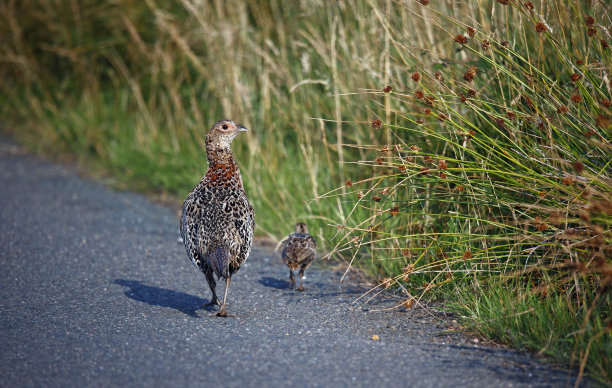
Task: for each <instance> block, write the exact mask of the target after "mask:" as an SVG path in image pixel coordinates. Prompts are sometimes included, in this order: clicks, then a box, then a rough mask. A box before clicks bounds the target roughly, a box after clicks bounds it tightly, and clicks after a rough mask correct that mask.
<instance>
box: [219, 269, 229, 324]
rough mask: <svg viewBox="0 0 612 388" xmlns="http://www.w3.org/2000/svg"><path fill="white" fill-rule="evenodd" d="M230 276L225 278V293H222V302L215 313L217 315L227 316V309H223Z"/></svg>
mask: <svg viewBox="0 0 612 388" xmlns="http://www.w3.org/2000/svg"><path fill="white" fill-rule="evenodd" d="M230 279H231V278H230V277H228V278H227V279H226V280H225V295H223V304H221V310H220V311H219V312H218V313H217V316H218V317H227V311H225V306H226V303H225V302H226V301H227V289H228V288H229V284H230Z"/></svg>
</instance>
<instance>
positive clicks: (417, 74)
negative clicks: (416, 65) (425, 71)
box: [410, 72, 421, 82]
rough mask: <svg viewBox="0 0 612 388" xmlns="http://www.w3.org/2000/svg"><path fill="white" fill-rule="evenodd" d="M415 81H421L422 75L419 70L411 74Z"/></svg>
mask: <svg viewBox="0 0 612 388" xmlns="http://www.w3.org/2000/svg"><path fill="white" fill-rule="evenodd" d="M410 78H412V80H413V81H414V82H419V81H420V79H421V75H420V74H419V73H418V72H415V73H412V75H411V76H410Z"/></svg>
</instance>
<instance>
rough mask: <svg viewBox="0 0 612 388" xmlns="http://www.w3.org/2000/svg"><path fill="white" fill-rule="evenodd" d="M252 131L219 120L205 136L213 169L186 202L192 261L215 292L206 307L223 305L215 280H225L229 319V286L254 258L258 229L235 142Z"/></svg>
mask: <svg viewBox="0 0 612 388" xmlns="http://www.w3.org/2000/svg"><path fill="white" fill-rule="evenodd" d="M246 131H247V129H246V128H245V127H243V126H242V125H239V124H236V123H235V122H233V121H231V120H221V121H218V122H216V123H215V124H214V125H213V126H212V128H211V129H210V131H209V132H208V134H207V135H206V159H207V160H208V170H206V174H205V175H204V177H203V178H202V180H201V181H200V183H198V185H197V186H196V187H195V188H194V189H193V190H192V191H191V192H190V193H189V195H188V196H187V199H186V200H185V202H184V203H183V212H182V215H181V237H182V238H183V242H184V243H185V249H186V250H187V255H188V256H189V259H191V261H192V262H193V263H194V264H195V265H197V266H198V268H200V270H201V271H202V272H203V273H204V275H205V276H206V280H207V281H208V286H209V287H210V290H211V291H212V299H211V301H210V303H209V304H207V306H210V305H215V304H216V305H219V304H220V303H219V299H218V298H217V293H216V292H215V287H216V283H215V278H214V276H213V274H214V275H216V276H217V280H218V279H219V278H220V277H221V278H223V279H225V294H224V296H223V303H221V309H220V310H219V312H218V313H217V316H220V317H226V316H227V312H226V301H227V289H228V287H229V283H230V279H231V277H232V275H233V274H234V273H235V272H236V271H238V269H240V266H241V265H242V263H244V261H245V260H246V259H247V257H248V256H249V253H250V251H251V245H252V242H253V229H254V228H255V220H254V211H253V207H252V206H251V204H250V203H249V200H248V199H247V196H246V192H245V191H244V187H243V185H242V177H241V176H240V169H239V168H238V165H237V164H236V162H235V161H234V157H233V154H232V151H231V149H230V145H231V143H232V141H233V140H234V138H235V137H236V136H237V135H238V134H239V133H240V132H246Z"/></svg>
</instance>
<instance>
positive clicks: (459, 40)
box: [454, 34, 468, 44]
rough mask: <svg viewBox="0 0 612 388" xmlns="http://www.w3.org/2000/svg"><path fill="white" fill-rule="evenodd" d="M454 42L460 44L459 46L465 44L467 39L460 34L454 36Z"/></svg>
mask: <svg viewBox="0 0 612 388" xmlns="http://www.w3.org/2000/svg"><path fill="white" fill-rule="evenodd" d="M454 40H455V42H457V43H460V44H466V43H467V41H468V40H467V38H466V37H465V36H463V35H461V34H459V35H457V36H455V39H454Z"/></svg>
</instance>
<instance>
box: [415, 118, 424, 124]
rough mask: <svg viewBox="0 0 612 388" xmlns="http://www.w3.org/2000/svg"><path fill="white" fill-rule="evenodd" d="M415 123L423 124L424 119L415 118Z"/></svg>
mask: <svg viewBox="0 0 612 388" xmlns="http://www.w3.org/2000/svg"><path fill="white" fill-rule="evenodd" d="M416 122H417V124H423V123H424V122H425V121H423V119H417V121H416Z"/></svg>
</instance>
